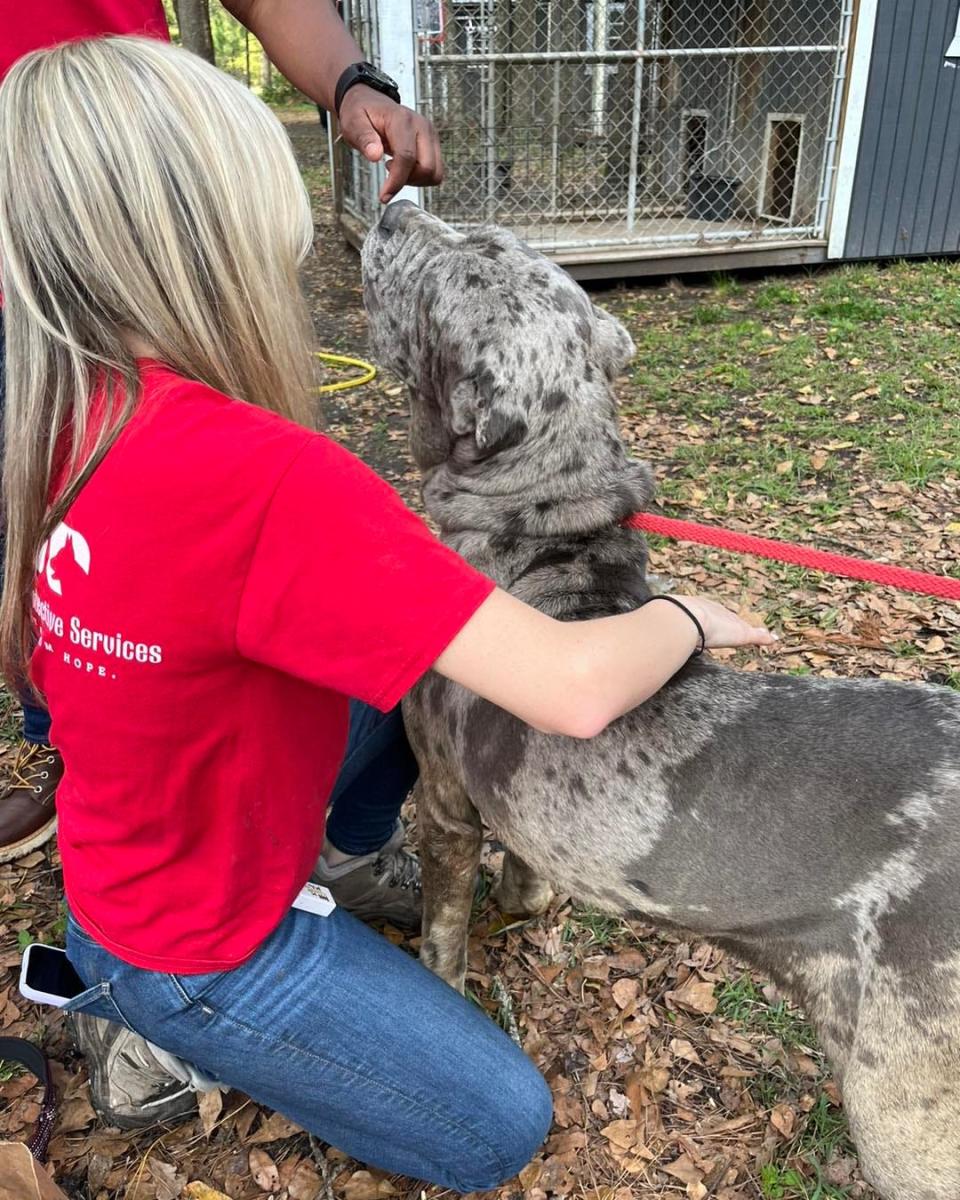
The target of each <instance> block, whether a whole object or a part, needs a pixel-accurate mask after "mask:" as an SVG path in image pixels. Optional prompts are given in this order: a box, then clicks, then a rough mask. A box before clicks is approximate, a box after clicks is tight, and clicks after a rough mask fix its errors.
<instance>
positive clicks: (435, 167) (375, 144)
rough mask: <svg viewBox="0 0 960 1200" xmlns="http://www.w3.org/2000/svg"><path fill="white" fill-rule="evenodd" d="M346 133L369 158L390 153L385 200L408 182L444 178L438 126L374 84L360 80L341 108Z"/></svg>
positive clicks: (432, 181)
mask: <svg viewBox="0 0 960 1200" xmlns="http://www.w3.org/2000/svg"><path fill="white" fill-rule="evenodd" d="M340 132H341V133H342V135H343V140H344V141H345V142H346V143H347V144H348V145H350V146H353V148H354V149H355V150H359V151H360V153H361V154H362V155H363V157H364V158H365V159H367V160H368V161H369V162H380V160H381V159H382V158H383V157H384V155H386V156H387V160H388V161H387V178H386V180H385V181H384V184H383V187H382V188H381V190H380V202H381V203H382V204H386V203H387V202H388V201H390V200H392V199H393V197H394V196H395V195H396V194H397V192H399V191H400V189H401V188H402V187H404V186H405V185H406V184H408V183H409V184H413V185H414V186H415V187H429V186H430V185H432V184H437V183H440V182H441V181H442V180H443V157H442V155H441V153H440V142H439V139H438V138H437V131H436V130H435V129H434V127H433V125H432V124H431V123H430V122H429V121H428V120H427V118H426V117H422V116H420V114H419V113H415V112H413V111H412V109H409V108H405V107H404V106H403V105H402V104H396V103H395V102H394V101H393V100H391V99H390V98H389V96H384V95H382V94H381V93H380V92H377V91H374V89H373V88H368V87H365V86H364V85H363V84H358V85H357V86H355V87H352V88H351V89H350V90H349V91H348V92H347V94H346V95H345V96H344V98H343V103H342V104H341V106H340Z"/></svg>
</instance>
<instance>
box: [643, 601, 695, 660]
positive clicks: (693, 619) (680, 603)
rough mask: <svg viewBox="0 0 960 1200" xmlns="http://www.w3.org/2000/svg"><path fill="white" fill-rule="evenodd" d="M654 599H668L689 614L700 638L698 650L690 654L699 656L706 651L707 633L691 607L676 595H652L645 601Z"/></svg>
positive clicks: (647, 602) (650, 602)
mask: <svg viewBox="0 0 960 1200" xmlns="http://www.w3.org/2000/svg"><path fill="white" fill-rule="evenodd" d="M654 600H666V602H667V603H668V604H672V605H674V606H675V607H676V608H679V609H680V611H681V612H685V613H686V614H687V616H688V617H689V618H690V620H691V621H692V622H693V623H694V625H695V626H696V627H697V636H698V637H699V638H700V643H699V645H698V646H697V648H696V650H694V652H693V653H692V654H691V655H690V657H691V658H697V657H699V655H701V654H702V653H703V652H704V650H706V648H707V635H706V634H705V633H704V632H703V626H702V625H701V624H700V622H699V621H698V620H697V618H696V617H695V616H694V615H693V613H692V612H691V611H690V609H689V608H687V606H686V605H685V604H684V603H683V602H682V601H681V600H678V599H677V598H676V596H664V595H656V596H651V597H650V599H649V600H647V601H646V602H645V603H646V604H652V603H653V601H654Z"/></svg>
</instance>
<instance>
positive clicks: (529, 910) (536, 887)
mask: <svg viewBox="0 0 960 1200" xmlns="http://www.w3.org/2000/svg"><path fill="white" fill-rule="evenodd" d="M553 894H554V893H553V888H552V887H551V886H550V884H549V883H547V882H545V881H544V880H543V879H528V880H523V881H518V880H516V879H514V878H512V877H511V876H510V875H508V873H507V872H506V871H504V874H503V877H502V878H501V880H500V882H499V883H498V884H497V886H496V888H495V889H494V893H493V899H494V901H495V902H496V905H497V907H498V908H499V909H500V911H501V912H505V913H510V914H512V915H515V916H518V917H539V916H541V915H542V914H543V913H545V912H546V911H547V909H548V908H549V907H550V905H551V904H552V903H553Z"/></svg>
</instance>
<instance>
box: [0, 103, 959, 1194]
mask: <svg viewBox="0 0 960 1200" xmlns="http://www.w3.org/2000/svg"><path fill="white" fill-rule="evenodd" d="M285 120H286V121H287V122H288V125H289V128H290V131H291V134H292V136H293V138H294V141H295V145H296V148H297V151H298V155H299V156H300V160H301V163H302V166H303V169H304V175H305V178H306V179H307V182H308V185H309V187H310V189H311V193H312V195H313V197H314V200H315V208H316V216H317V231H318V242H317V254H316V257H315V258H313V259H311V261H310V262H309V264H308V266H307V270H306V281H307V287H308V289H309V294H310V297H311V302H312V306H313V312H314V318H315V322H316V327H317V331H318V336H319V344H320V345H322V346H324V347H326V348H328V349H332V350H340V351H344V352H347V353H349V352H351V351H353V352H356V353H361V354H362V353H363V352H364V320H363V313H362V309H361V305H360V295H359V271H358V262H357V259H356V256H355V255H354V254H353V253H352V252H350V251H348V250H346V249H345V248H344V246H343V243H342V241H341V239H340V238H339V236H338V234H337V233H336V230H335V227H334V224H333V221H332V216H331V213H330V207H329V201H328V177H327V172H326V165H325V164H326V158H325V150H324V145H323V142H322V140H321V135H320V131H319V128H318V126H317V124H316V120H315V117H314V116H313V115H312V114H310V113H309V112H307V111H299V112H297V111H293V112H289V113H287V114H285ZM594 298H595V299H596V300H597V301H598V302H599V303H602V304H605V305H606V306H608V307H609V308H611V309H612V310H613V311H615V312H616V313H617V314H618V315H619V316H620V317H621V318H622V319H623V320H624V321H625V323H626V324H627V326H628V327H629V329H630V331H631V333H632V335H633V337H634V340H635V342H636V345H637V356H636V359H635V360H634V364H633V366H632V369H631V371H630V373H629V375H628V376H627V377H625V378H624V379H623V380H622V381H621V383H620V385H619V391H620V399H621V405H622V412H623V429H624V434H625V436H626V437H627V438H628V440H629V441H630V442H631V443H632V445H633V447H634V450H635V452H636V453H637V454H638V455H642V456H643V457H645V458H648V459H649V460H650V461H651V462H652V463H653V465H654V467H655V468H656V472H657V477H658V480H659V488H660V495H659V499H660V503H661V504H662V506H663V508H664V509H665V511H667V512H670V513H673V514H676V515H681V516H694V517H696V518H698V519H702V520H704V521H708V522H723V523H726V524H729V525H730V526H731V527H734V528H738V529H743V530H747V531H750V532H758V533H761V534H764V535H768V536H775V537H777V536H779V537H789V538H800V539H802V540H806V541H810V542H811V543H814V544H816V545H818V546H821V547H824V548H827V549H831V550H839V551H840V552H846V553H859V554H864V555H869V556H871V557H876V558H883V559H885V560H887V561H889V562H895V563H901V564H904V565H910V566H914V567H918V568H921V569H925V570H930V571H936V572H940V573H957V570H958V567H957V551H958V548H960V505H958V499H960V482H958V472H960V423H958V420H957V417H958V410H960V389H958V383H960V379H958V375H960V368H958V365H957V358H956V355H955V353H954V344H955V339H956V337H957V332H958V325H960V267H958V266H957V265H954V264H951V263H943V262H937V263H917V264H901V265H896V266H890V267H885V268H880V267H875V266H865V267H857V268H853V269H840V270H836V269H833V270H825V271H822V272H819V273H815V274H805V273H804V274H790V275H783V276H768V277H766V278H759V279H755V280H749V281H744V280H740V281H736V280H733V279H715V280H712V281H707V282H699V283H695V284H690V283H677V282H672V283H667V284H664V285H660V286H645V287H637V288H623V289H618V290H615V291H607V292H602V293H596V294H595V297H594ZM333 400H334V401H335V403H330V404H328V405H327V408H326V411H327V420H328V428H329V431H330V432H331V434H332V435H333V436H335V437H337V438H339V439H341V440H342V441H344V442H345V443H346V444H348V445H349V446H351V447H352V448H353V449H355V450H356V451H357V452H358V453H360V454H361V455H362V456H363V457H364V458H365V459H367V461H369V462H371V463H372V464H373V465H374V466H376V467H377V468H378V469H379V470H380V471H381V472H382V473H383V474H384V475H386V476H387V478H389V479H390V480H391V481H392V482H394V483H395V484H396V485H397V487H398V488H399V489H400V490H401V491H402V492H403V493H404V495H405V496H406V497H407V498H408V499H409V500H410V502H411V503H414V504H416V503H417V498H416V481H415V475H414V473H413V471H412V469H411V467H410V463H409V460H408V458H407V456H406V448H405V433H404V417H405V414H404V406H403V399H402V396H401V393H400V389H399V388H398V387H397V386H396V384H395V382H394V381H393V380H391V379H390V378H388V377H386V376H381V377H380V378H379V379H377V380H376V381H375V382H374V383H373V384H371V385H370V386H368V387H366V388H363V389H362V390H359V391H354V392H349V393H346V394H344V395H342V396H340V397H334V398H333ZM652 557H653V568H654V570H656V571H657V572H658V573H659V574H660V575H662V576H666V577H668V578H671V579H674V580H676V581H677V582H678V583H679V584H680V585H681V586H683V587H688V588H694V587H695V588H697V589H700V590H706V591H710V592H712V593H714V594H716V595H718V596H722V597H723V598H725V599H726V600H727V601H728V602H730V603H732V604H734V605H736V606H738V607H740V608H742V609H743V610H744V611H749V612H753V613H763V614H764V615H765V616H766V617H767V619H768V620H769V621H770V622H771V623H772V624H773V625H774V626H775V627H776V628H777V629H778V630H779V631H780V633H781V634H782V636H783V646H782V648H781V649H780V650H779V651H777V652H776V653H775V654H772V655H770V654H768V655H764V656H763V660H762V661H761V657H760V655H759V654H752V653H749V654H742V655H740V656H739V665H740V666H741V667H742V668H743V669H746V670H757V669H761V667H762V669H768V670H779V671H793V672H798V673H806V672H814V673H817V674H821V675H854V674H858V675H881V676H885V677H892V678H893V677H895V678H899V679H926V680H929V681H934V682H940V683H945V684H947V685H950V686H960V612H958V610H957V608H956V606H954V605H950V604H947V603H939V602H936V601H933V600H928V599H924V598H921V597H912V596H907V595H904V594H898V593H894V592H891V591H887V590H883V589H878V588H874V587H872V586H870V585H865V584H855V583H849V582H845V581H841V580H836V579H827V578H824V577H822V576H818V575H814V574H812V573H809V572H804V571H801V570H797V569H794V568H789V567H782V566H777V565H774V564H771V563H762V562H758V561H755V560H752V559H740V558H734V557H731V556H729V555H725V554H722V553H720V552H714V551H709V550H704V549H702V548H699V547H694V546H689V545H676V544H668V543H659V542H658V543H656V544H655V545H654V547H653V556H652ZM14 730H15V724H14V722H13V719H12V716H11V714H10V713H9V712H8V713H7V716H6V719H5V721H4V723H3V725H2V726H0V736H2V737H3V738H5V739H6V741H7V743H8V744H9V741H10V740H11V739H12V737H13V736H14ZM496 858H497V855H496V854H495V853H492V854H491V856H490V864H489V865H490V866H491V867H492V868H494V869H495V867H496V865H497V864H496ZM704 886H705V888H707V887H709V880H704ZM60 901H61V884H60V876H59V870H58V860H57V857H56V853H55V849H54V848H53V847H49V848H48V849H47V850H44V851H39V852H37V853H34V854H31V855H29V856H28V857H27V858H25V859H23V860H21V861H20V862H17V863H13V864H10V865H8V866H5V867H0V972H3V974H0V1032H3V1033H9V1034H20V1035H24V1036H28V1037H31V1038H35V1039H38V1040H40V1041H41V1042H42V1043H43V1045H44V1046H45V1047H46V1049H47V1050H48V1052H49V1053H50V1054H51V1056H52V1057H53V1058H54V1059H55V1060H56V1061H57V1062H58V1063H59V1065H58V1066H57V1068H56V1072H57V1076H58V1080H59V1083H60V1086H61V1092H62V1094H63V1096H64V1097H65V1101H64V1104H63V1107H62V1117H61V1122H60V1125H59V1127H58V1129H57V1131H56V1135H55V1137H54V1141H53V1143H52V1151H51V1155H52V1160H53V1164H54V1168H55V1171H56V1174H57V1177H58V1179H59V1180H60V1182H61V1185H62V1186H63V1187H64V1188H65V1190H66V1191H67V1193H68V1194H69V1195H72V1196H75V1197H78V1198H82V1200H177V1198H178V1197H181V1196H182V1197H186V1198H189V1200H219V1196H222V1195H226V1196H228V1197H231V1198H232V1200H253V1198H254V1197H261V1198H265V1197H267V1196H273V1197H275V1198H276V1200H316V1197H318V1196H323V1197H327V1198H329V1197H336V1198H337V1200H340V1198H343V1200H373V1198H377V1197H389V1196H395V1195H396V1196H410V1197H413V1196H416V1195H419V1194H420V1189H419V1187H418V1186H417V1185H416V1184H415V1183H414V1182H413V1181H410V1180H406V1179H392V1180H391V1179H385V1178H382V1177H380V1176H378V1175H377V1174H376V1173H371V1172H368V1171H366V1170H365V1169H363V1168H362V1167H359V1166H358V1165H357V1164H355V1163H352V1162H348V1161H345V1160H344V1159H343V1157H342V1156H341V1155H339V1154H338V1153H337V1152H336V1151H335V1150H331V1149H329V1148H326V1147H323V1146H321V1145H319V1144H317V1143H312V1144H311V1141H310V1139H308V1138H307V1137H306V1136H305V1135H304V1134H302V1133H298V1132H297V1131H295V1130H293V1129H291V1127H290V1126H289V1124H288V1123H287V1122H285V1121H284V1120H283V1119H282V1118H280V1117H277V1116H276V1115H271V1114H270V1113H268V1112H265V1111H261V1110H260V1109H259V1108H258V1107H257V1106H256V1105H254V1104H252V1103H251V1102H250V1101H248V1100H247V1099H246V1098H245V1097H243V1096H240V1095H237V1094H231V1095H229V1096H227V1097H226V1098H224V1099H223V1101H222V1107H221V1106H220V1101H219V1099H218V1098H217V1097H216V1096H214V1097H213V1098H210V1099H208V1100H206V1101H205V1103H204V1108H203V1112H202V1115H201V1116H200V1117H199V1118H198V1119H197V1120H195V1121H193V1122H190V1123H187V1124H185V1125H182V1126H180V1127H178V1128H175V1129H164V1128H161V1127H157V1128H154V1129H151V1130H149V1131H147V1132H145V1133H142V1134H139V1135H135V1136H134V1135H130V1134H122V1133H119V1132H117V1131H116V1130H110V1129H106V1128H103V1127H101V1126H99V1125H98V1124H97V1123H96V1121H95V1120H94V1115H93V1112H92V1110H91V1108H90V1105H89V1100H88V1098H87V1092H86V1080H85V1075H84V1070H83V1064H82V1062H81V1061H80V1060H79V1059H78V1058H76V1057H75V1056H74V1055H72V1053H71V1051H70V1049H69V1046H68V1043H67V1040H66V1037H65V1032H64V1029H63V1024H62V1019H61V1018H60V1017H59V1016H58V1014H57V1013H55V1012H54V1011H53V1010H47V1009H43V1010H41V1009H38V1008H36V1007H33V1006H29V1005H27V1004H25V1003H23V1002H22V1001H21V999H20V998H19V996H18V994H17V991H16V983H15V972H16V968H17V965H18V963H19V953H20V946H21V945H22V944H23V943H25V942H26V941H28V940H29V939H31V938H41V939H43V940H46V941H52V942H58V941H60V940H61V938H62V909H61V903H60ZM388 932H389V931H388ZM396 936H397V937H398V939H399V935H396ZM415 945H416V943H415V942H414V943H412V944H411V948H412V949H415ZM470 968H471V970H470V979H469V984H470V988H471V990H472V994H473V995H474V997H475V998H476V1000H477V1002H478V1003H480V1004H482V1005H483V1006H484V1007H485V1008H487V1009H488V1010H489V1012H490V1014H491V1018H492V1019H494V1020H498V1021H500V1022H501V1023H502V1024H503V1025H504V1026H505V1027H506V1028H507V1029H513V1030H515V1031H517V1032H518V1034H519V1036H520V1037H521V1038H522V1041H523V1044H524V1046H525V1047H526V1049H527V1050H528V1052H529V1053H530V1054H531V1055H532V1056H533V1057H534V1059H535V1060H536V1061H537V1063H538V1064H539V1065H540V1066H541V1067H542V1069H543V1070H544V1071H545V1073H546V1075H547V1078H548V1079H549V1080H550V1083H551V1086H552V1088H553V1091H554V1095H555V1098H556V1119H555V1124H554V1128H553V1131H552V1133H551V1136H550V1139H549V1141H548V1142H547V1144H546V1146H545V1147H544V1151H543V1153H542V1154H541V1155H540V1156H539V1157H538V1158H537V1159H536V1160H535V1161H534V1162H533V1163H531V1164H530V1166H529V1167H527V1168H526V1170H525V1171H524V1172H523V1175H522V1177H521V1179H520V1181H519V1182H517V1183H514V1184H513V1185H511V1186H509V1187H507V1188H504V1189H503V1190H502V1197H503V1200H506V1198H507V1197H515V1196H519V1195H521V1194H522V1195H524V1196H528V1197H530V1198H531V1200H546V1198H547V1197H566V1196H570V1197H585V1198H587V1200H629V1198H630V1197H641V1198H651V1200H652V1198H653V1197H672V1198H674V1197H675V1198H680V1197H684V1196H686V1197H690V1198H691V1200H705V1198H707V1197H716V1198H717V1200H756V1198H760V1197H764V1198H766V1200H814V1198H816V1200H839V1198H840V1197H864V1198H869V1197H871V1195H872V1193H871V1192H870V1191H869V1189H867V1188H866V1186H865V1185H864V1184H863V1182H862V1181H861V1180H860V1179H859V1176H858V1171H857V1164H856V1157H855V1154H854V1153H853V1151H852V1149H851V1147H850V1145H849V1143H848V1141H847V1137H846V1130H845V1125H844V1120H843V1112H842V1107H841V1104H840V1097H839V1095H838V1092H837V1089H836V1087H835V1085H834V1084H833V1082H832V1081H831V1080H830V1078H829V1074H828V1072H827V1070H826V1067H825V1064H824V1062H823V1060H822V1058H821V1056H820V1054H819V1052H818V1050H817V1047H816V1044H815V1042H814V1039H813V1037H812V1034H811V1031H810V1029H809V1027H808V1026H807V1025H806V1024H805V1022H804V1019H803V1016H802V1014H801V1013H799V1012H797V1011H796V1010H795V1009H793V1008H791V1007H790V1005H789V1004H788V1003H786V1001H785V1000H784V999H783V998H782V997H780V996H779V995H777V993H776V991H775V990H774V989H773V988H772V987H771V986H770V985H769V983H768V982H767V981H766V980H764V979H762V978H760V977H758V976H757V975H755V974H754V973H752V972H751V971H749V970H748V969H747V968H745V967H744V966H743V965H741V964H739V963H737V962H734V961H732V960H731V959H729V958H728V957H726V956H725V955H723V954H722V953H720V952H719V951H717V950H716V949H715V948H714V947H712V946H711V945H709V944H707V943H704V942H697V941H695V940H694V941H683V940H681V939H679V938H676V937H665V936H663V935H660V934H658V933H657V932H656V931H655V930H653V929H651V928H649V927H647V926H643V925H640V924H637V923H636V922H625V921H619V920H616V919H613V918H611V917H608V916H602V915H598V914H594V913H590V912H584V911H582V910H579V909H577V908H576V907H575V906H574V905H572V904H570V903H569V902H559V903H557V904H556V905H555V906H554V907H553V909H552V910H551V911H550V912H549V913H548V914H547V916H546V917H544V918H543V919H541V920H538V921H534V922H528V923H519V924H509V923H505V918H504V917H503V916H502V915H501V914H499V913H498V912H497V911H496V910H495V909H494V908H493V907H492V905H490V904H489V903H486V902H484V903H480V904H479V906H478V911H477V914H476V922H475V926H474V931H473V936H472V939H471V946H470ZM0 1096H2V1098H3V1101H4V1107H3V1111H2V1112H0V1138H2V1137H3V1136H5V1135H10V1136H13V1137H18V1136H22V1135H23V1133H24V1131H25V1130H26V1128H27V1127H28V1126H29V1124H30V1123H31V1122H32V1120H33V1118H34V1117H35V1115H36V1111H37V1099H38V1097H37V1091H36V1089H35V1088H34V1087H33V1086H32V1080H31V1079H30V1078H29V1077H24V1076H20V1075H17V1074H15V1073H13V1074H11V1073H10V1072H7V1074H6V1075H5V1074H4V1073H3V1067H2V1064H0ZM207 1189H215V1190H214V1191H210V1190H207ZM424 1194H425V1195H426V1196H428V1197H431V1198H433V1197H438V1196H439V1195H440V1194H441V1193H439V1192H438V1191H437V1190H436V1189H427V1190H426V1192H425V1193H424Z"/></svg>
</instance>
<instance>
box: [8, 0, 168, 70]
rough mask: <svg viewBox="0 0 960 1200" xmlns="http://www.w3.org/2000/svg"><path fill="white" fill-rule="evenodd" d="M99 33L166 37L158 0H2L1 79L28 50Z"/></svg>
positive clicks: (160, 1)
mask: <svg viewBox="0 0 960 1200" xmlns="http://www.w3.org/2000/svg"><path fill="white" fill-rule="evenodd" d="M102 33H143V34H147V35H149V36H151V37H159V38H167V37H169V36H170V35H169V33H168V32H167V19H166V17H165V16H164V13H163V3H162V0H0V79H2V78H3V76H4V75H6V73H7V71H9V70H10V68H11V67H12V66H13V64H14V63H15V62H16V61H17V59H18V58H22V57H23V55H24V54H29V53H30V51H31V50H44V49H46V48H47V47H48V46H55V45H56V44H57V43H58V42H68V41H71V40H72V39H73V38H81V37H96V36H97V35H98V34H102Z"/></svg>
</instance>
